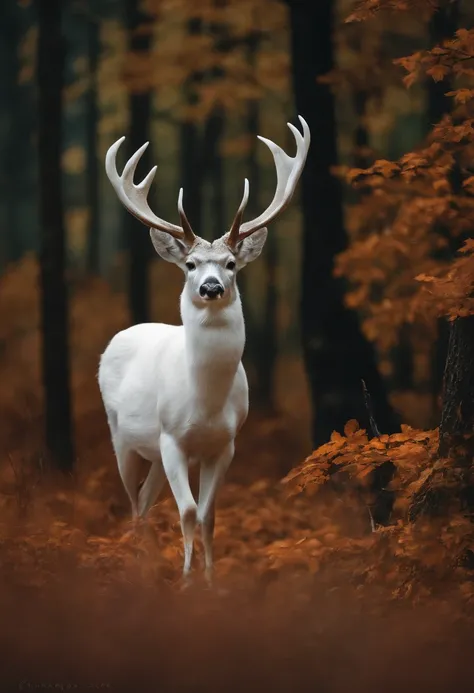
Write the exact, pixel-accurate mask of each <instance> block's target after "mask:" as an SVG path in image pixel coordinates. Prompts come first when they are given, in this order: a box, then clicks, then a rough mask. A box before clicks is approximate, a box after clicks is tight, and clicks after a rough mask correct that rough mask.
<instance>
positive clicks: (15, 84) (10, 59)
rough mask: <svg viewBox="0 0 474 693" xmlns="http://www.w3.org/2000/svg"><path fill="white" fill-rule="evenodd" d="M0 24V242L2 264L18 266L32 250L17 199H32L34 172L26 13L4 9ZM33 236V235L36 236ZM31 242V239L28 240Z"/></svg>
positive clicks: (16, 8)
mask: <svg viewBox="0 0 474 693" xmlns="http://www.w3.org/2000/svg"><path fill="white" fill-rule="evenodd" d="M2 9H3V12H4V15H3V18H2V22H0V61H1V66H2V67H1V70H2V75H1V78H0V99H1V103H2V110H3V114H2V116H1V117H2V120H3V119H4V118H5V119H6V121H7V123H8V126H7V127H8V137H5V138H4V141H3V142H2V147H1V149H0V156H1V171H0V186H1V191H2V202H3V204H4V205H5V218H4V221H5V225H6V228H5V231H4V233H3V234H2V239H1V242H0V243H1V256H2V257H1V262H2V263H3V262H6V263H8V262H16V261H17V260H19V259H20V258H21V256H22V255H23V253H24V252H25V251H27V250H31V246H30V245H28V241H27V237H26V238H25V230H24V229H23V228H22V224H21V223H20V219H19V214H18V208H19V204H18V198H19V195H20V191H21V198H22V200H26V199H28V198H29V197H30V194H31V192H30V190H29V189H27V186H28V188H30V181H29V180H28V178H29V176H28V171H29V169H30V168H31V160H32V151H31V147H30V139H31V137H30V135H31V127H32V123H31V113H32V111H33V109H32V108H31V104H30V103H29V99H28V98H27V95H28V91H29V90H28V88H27V87H25V85H21V84H19V79H18V77H19V72H20V57H19V54H18V45H19V43H20V41H21V39H22V24H21V22H20V18H19V16H18V15H19V14H20V13H21V12H24V9H23V10H22V9H21V8H19V7H18V6H17V7H15V4H14V3H10V5H7V6H6V7H3V8H2ZM33 233H34V232H33ZM28 240H29V239H28Z"/></svg>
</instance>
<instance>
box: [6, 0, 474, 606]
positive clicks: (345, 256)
mask: <svg viewBox="0 0 474 693" xmlns="http://www.w3.org/2000/svg"><path fill="white" fill-rule="evenodd" d="M1 12H2V18H1V21H0V34H1V42H0V51H1V60H0V71H1V78H0V90H1V91H0V151H1V156H0V183H1V185H0V226H1V228H2V233H1V234H0V270H1V276H0V382H1V383H2V386H1V389H0V411H1V413H2V426H1V428H0V477H1V479H0V489H1V494H0V501H1V507H2V512H3V511H4V512H3V514H2V518H3V519H2V525H1V526H2V533H3V534H2V536H3V538H2V540H1V541H2V556H3V558H4V559H5V565H7V564H9V565H10V566H11V567H12V571H13V573H14V575H15V581H16V582H18V581H20V582H21V581H22V580H24V581H26V582H27V583H28V584H31V583H36V582H41V581H42V580H43V579H44V580H47V579H48V580H49V579H51V575H52V574H53V573H55V572H57V569H58V553H57V551H59V553H60V554H61V556H63V557H64V556H66V555H67V557H68V558H67V561H70V560H74V561H75V562H78V564H80V565H81V566H83V567H84V566H88V567H90V566H91V565H93V566H95V568H97V570H98V571H99V572H101V571H102V570H105V572H106V573H107V576H108V577H109V578H110V575H112V574H114V575H115V576H116V577H117V575H118V576H119V579H120V578H121V577H123V575H124V574H125V573H123V572H121V571H125V570H128V569H130V566H131V564H133V565H134V566H135V568H136V565H135V563H133V562H134V561H135V560H136V556H135V553H134V551H135V549H136V544H134V543H133V542H130V545H129V544H128V543H127V542H128V541H129V538H128V539H127V536H128V535H126V534H125V535H124V536H125V539H124V540H122V539H123V538H122V539H119V537H120V536H121V533H122V530H123V525H122V524H121V523H123V522H125V518H127V517H128V513H129V509H128V505H127V502H126V498H125V495H124V493H123V490H122V489H120V488H119V485H118V475H117V473H116V468H115V467H114V463H113V454H112V450H111V446H110V439H109V435H108V431H107V426H106V421H105V415H104V413H103V409H102V404H101V401H100V396H99V392H98V387H97V381H96V372H97V365H98V359H99V356H100V353H101V352H102V351H103V349H104V348H105V346H106V344H107V342H108V341H109V340H110V338H111V337H112V336H113V334H115V332H117V331H118V330H119V329H122V328H123V327H126V326H127V325H130V324H133V323H136V322H142V321H146V320H156V321H163V322H172V323H177V322H178V321H179V312H178V306H179V302H178V297H179V292H180V289H181V285H182V276H181V274H180V272H179V271H178V270H177V269H176V268H175V267H173V266H171V265H168V264H167V263H165V262H163V261H161V260H160V259H159V258H157V257H156V256H155V255H154V254H153V252H152V247H151V244H150V242H149V236H148V233H147V231H146V229H144V228H143V227H142V226H141V225H140V224H139V223H138V222H137V221H136V220H135V219H133V218H132V217H131V216H130V215H128V214H127V213H126V212H125V211H124V210H123V209H122V207H121V205H120V203H119V202H118V200H117V199H116V196H115V193H114V192H113V190H112V187H111V185H110V183H109V182H108V180H107V179H106V176H105V171H104V165H103V161H104V157H105V152H106V150H107V149H108V147H109V146H110V144H111V143H112V142H114V141H115V140H116V139H118V138H119V137H121V136H122V135H126V136H127V146H128V147H129V149H128V154H129V155H130V154H131V153H132V152H133V151H135V150H136V149H138V147H139V146H141V144H143V142H145V141H146V140H150V147H149V149H148V150H147V154H146V156H144V157H143V161H142V162H141V164H140V167H139V169H140V170H139V172H138V176H140V174H142V175H144V174H145V173H146V172H147V171H148V170H149V169H150V168H151V166H152V165H154V164H155V163H156V164H158V171H157V176H156V179H155V183H154V185H153V188H152V191H151V194H150V202H151V207H152V208H153V209H154V210H156V211H157V213H158V214H159V215H160V216H162V217H164V218H167V219H169V220H171V221H176V218H177V209H176V202H177V193H178V190H179V188H180V187H181V186H183V187H184V204H185V208H186V212H187V214H188V216H189V218H190V221H191V223H192V226H193V228H194V230H195V231H196V232H197V233H198V234H200V235H202V236H203V237H205V238H208V239H212V238H214V237H216V236H218V235H221V234H222V233H223V232H225V231H226V230H227V228H228V225H229V223H230V221H231V219H232V218H233V215H234V213H235V210H236V208H237V205H238V202H239V200H240V196H241V193H242V185H243V179H244V178H245V177H248V178H249V179H250V202H249V214H251V215H253V214H254V212H255V213H259V211H260V210H261V209H263V208H264V207H265V205H266V204H267V203H268V202H269V200H270V199H271V197H272V195H273V191H274V185H275V172H274V168H273V163H272V161H271V157H270V155H269V153H268V152H267V151H266V148H265V147H263V146H262V145H261V144H259V142H258V140H257V135H258V134H261V135H264V136H265V137H268V138H271V139H273V140H274V141H276V142H277V143H279V144H280V145H281V146H283V148H284V149H286V150H287V151H290V153H291V152H292V147H293V146H294V143H293V141H292V136H291V133H290V132H289V130H288V128H287V127H286V123H287V121H289V122H293V123H295V124H296V123H297V120H296V115H297V114H301V115H302V116H304V118H305V119H306V120H307V121H308V124H309V126H310V128H311V134H312V144H311V149H310V152H309V155H308V160H307V164H306V167H305V170H304V173H303V175H302V178H301V181H300V184H299V186H298V190H297V194H296V195H295V198H294V200H293V202H292V204H291V205H290V207H289V209H288V210H287V211H286V212H285V213H284V215H282V216H281V217H280V218H279V220H278V221H277V222H275V223H273V224H272V225H271V228H270V229H269V237H268V241H267V244H266V247H265V251H264V253H263V254H262V256H261V258H260V259H259V261H258V262H256V263H255V264H254V265H251V266H249V267H248V268H246V269H245V271H244V272H243V273H242V274H241V275H240V277H239V285H240V287H241V290H242V295H243V302H244V312H245V316H246V325H247V347H246V353H245V365H246V368H247V371H248V374H249V380H250V385H251V416H250V418H249V421H248V423H247V424H246V427H245V429H244V431H243V432H242V436H241V438H240V443H239V446H238V459H236V462H235V463H234V465H233V466H232V468H231V471H230V479H229V484H228V485H227V486H226V489H227V490H226V491H223V493H224V497H223V501H222V507H221V510H220V511H219V510H218V541H217V544H218V553H219V556H218V559H217V569H218V573H219V574H221V575H225V574H227V575H228V574H235V573H236V572H238V571H239V570H240V571H244V572H245V566H246V565H247V566H252V570H251V571H249V572H250V573H251V574H253V572H252V571H253V570H254V569H255V573H257V572H258V574H259V575H260V576H264V577H265V580H267V578H268V575H274V574H278V575H280V574H286V573H285V571H289V573H291V575H292V576H294V575H298V576H300V577H301V576H302V575H308V574H309V575H311V576H313V575H315V574H318V575H319V576H320V578H319V579H320V580H321V583H320V584H324V570H323V569H324V566H326V565H328V564H329V565H330V572H329V574H330V577H331V579H333V578H334V571H335V570H336V568H335V566H337V570H340V573H339V575H340V576H346V577H347V575H349V574H350V575H351V578H350V580H349V582H351V584H356V583H357V588H358V587H359V586H360V585H362V584H363V585H369V586H370V585H373V583H374V581H377V580H378V579H379V578H380V577H381V576H383V579H384V581H385V583H386V584H387V585H388V588H389V590H390V598H393V597H395V598H399V597H407V596H408V597H410V598H412V597H413V595H416V599H418V600H423V599H426V598H428V597H429V598H430V599H432V598H434V597H436V598H437V599H440V600H441V601H442V600H443V599H445V598H446V599H448V597H446V589H447V587H446V585H448V584H449V585H450V589H454V592H455V594H456V596H457V597H461V598H462V603H463V605H464V606H463V608H465V605H466V604H469V605H470V607H472V605H473V603H474V601H473V599H474V590H473V588H472V584H473V583H472V578H471V572H472V564H473V556H474V539H473V532H472V522H471V519H472V508H473V505H474V502H473V499H472V488H473V486H474V484H473V479H472V478H471V475H472V457H473V445H474V439H473V435H472V432H473V431H474V303H473V298H472V296H473V284H474V259H473V256H472V251H473V248H474V245H473V243H472V224H473V214H474V210H473V204H474V203H473V199H474V198H473V194H474V168H473V163H472V162H473V160H474V157H473V151H472V150H473V141H474V127H473V125H474V113H473V105H474V88H473V87H474V84H473V78H474V30H473V29H472V28H471V27H472V24H473V18H474V8H473V7H472V3H470V2H469V0H453V1H450V0H439V1H435V0H398V1H397V0H360V2H356V3H354V2H351V1H349V0H339V1H338V2H336V1H334V0H333V1H331V0H317V1H316V0H287V1H286V2H283V1H279V0H200V2H199V3H197V2H195V1H193V0H144V1H143V2H138V0H94V1H93V2H92V1H91V2H87V1H86V0H75V1H73V0H70V1H68V2H65V1H60V0H37V1H34V0H31V1H28V0H22V1H18V2H15V1H14V0H9V2H6V3H4V4H3V6H2V10H1ZM124 160H125V157H123V160H122V162H121V163H124ZM359 426H360V427H361V428H360V427H359ZM438 427H439V428H438ZM334 431H336V433H334ZM313 449H314V452H313V453H312V454H311V455H309V453H310V452H311V450H313ZM308 455H309V457H307V456H308ZM305 457H306V460H305V461H304V462H303V463H301V462H302V460H303V459H304V458H305ZM50 467H51V468H52V469H53V470H54V469H59V471H60V472H66V475H65V476H64V474H59V476H58V478H60V480H59V481H58V482H57V479H56V480H55V482H54V483H53V485H52V486H51V485H48V484H49V481H48V480H47V479H46V474H45V470H46V469H47V468H48V469H49V468H50ZM285 475H286V476H285ZM282 478H284V481H285V483H284V487H285V489H286V491H287V490H290V492H292V493H293V495H294V498H293V501H292V502H293V505H290V506H286V505H285V504H284V501H283V493H282V491H281V486H282V485H281V484H280V483H279V482H280V480H281V479H282ZM70 480H72V482H71V485H70V486H68V483H69V481H70ZM56 482H57V483H56ZM275 484H276V485H275ZM323 486H324V487H325V488H326V487H330V489H331V492H332V493H334V491H335V492H336V505H334V497H333V496H331V498H332V500H331V502H330V503H329V500H328V498H329V497H326V496H325V495H324V493H323V494H320V495H319V496H318V499H319V500H318V502H316V501H315V496H314V494H315V493H316V491H318V492H319V491H321V489H322V487H323ZM286 491H285V492H286ZM225 494H227V495H225ZM342 501H343V506H344V513H343V517H342V518H341V516H340V515H338V512H339V511H337V508H339V509H340V508H341V503H342ZM452 501H455V506H456V507H455V508H454V509H453V508H452V507H451V503H452ZM327 503H329V506H328V505H327ZM338 504H339V505H338ZM335 507H336V511H337V512H336V511H335ZM328 508H329V509H328ZM155 510H156V513H155V515H154V518H153V519H154V522H155V524H156V527H157V528H158V527H159V530H160V531H159V538H158V539H156V541H157V542H158V543H159V550H158V551H157V550H156V547H155V549H154V550H153V551H152V552H148V553H146V552H145V553H146V555H147V556H148V558H147V560H146V561H145V559H143V560H141V562H140V566H141V567H140V570H142V571H145V573H146V571H147V570H148V571H149V572H148V573H146V577H147V579H156V576H157V575H159V576H160V578H164V581H165V582H166V581H167V580H168V581H171V582H172V581H173V580H175V579H176V567H177V565H178V564H179V562H180V560H181V559H180V551H181V549H180V540H179V533H178V531H177V529H176V526H175V524H173V523H176V517H175V516H174V515H173V513H175V510H174V509H173V506H172V504H171V505H170V502H169V499H168V500H165V501H164V502H163V503H162V504H161V505H160V506H159V507H158V509H155ZM440 510H443V511H444V510H449V513H448V514H449V520H448V519H446V513H445V514H444V515H443V518H444V519H443V520H442V522H440V521H439V516H440ZM11 511H13V512H14V515H15V517H17V516H18V514H19V516H20V517H21V518H22V524H21V528H20V526H19V525H18V524H16V523H17V519H16V520H15V521H14V522H11V521H10V519H11V514H10V513H11ZM426 515H428V516H429V520H428V524H423V522H424V520H423V518H424V517H425V518H426ZM219 517H220V518H221V519H220V520H219ZM420 518H421V519H420ZM349 519H350V521H348V520H349ZM219 522H221V525H220V529H219ZM24 523H26V524H24ZM420 523H421V524H420ZM219 532H220V534H219ZM98 547H99V548H98ZM127 552H128V553H127ZM22 556H23V558H22ZM71 556H73V558H71ZM26 557H29V558H28V559H27V558H26ZM158 557H159V558H158ZM142 558H143V556H142ZM336 558H337V560H336ZM148 559H149V560H148ZM67 561H66V563H67ZM119 564H120V568H119V569H118V567H117V566H118V565H119ZM67 565H69V563H67ZM32 566H33V570H32ZM38 566H41V568H44V572H42V571H40V570H38ZM104 566H105V568H104ZM135 568H134V569H135ZM257 568H258V570H257ZM470 571H471V572H470ZM40 575H42V576H43V577H41V578H40ZM45 576H47V577H45ZM453 578H454V581H453ZM345 579H346V578H344V577H343V582H344V580H345ZM453 584H454V585H455V587H454V588H453ZM265 585H267V582H265ZM449 600H451V601H449ZM449 600H448V601H446V602H443V603H445V604H449V605H452V592H450V596H449Z"/></svg>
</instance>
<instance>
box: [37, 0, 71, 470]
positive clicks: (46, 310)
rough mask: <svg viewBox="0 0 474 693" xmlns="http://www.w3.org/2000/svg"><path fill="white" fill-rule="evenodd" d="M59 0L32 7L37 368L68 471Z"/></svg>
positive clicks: (54, 446)
mask: <svg viewBox="0 0 474 693" xmlns="http://www.w3.org/2000/svg"><path fill="white" fill-rule="evenodd" d="M61 5H62V2H61V0H39V2H38V32H39V34H38V63H37V75H38V76H37V79H38V155H39V195H40V220H41V256H40V265H41V271H40V278H41V279H40V281H41V322H42V368H43V386H44V391H45V423H46V444H47V447H48V450H49V452H50V454H51V457H52V459H53V461H54V463H55V464H56V465H57V466H58V467H59V468H61V469H63V470H70V469H71V468H72V466H73V460H74V452H73V440H72V424H71V398H70V389H69V348H68V328H69V326H68V303H67V284H66V278H65V263H66V252H65V246H66V239H65V229H64V218H63V217H64V215H63V203H62V189H61V126H62V86H63V65H64V47H63V43H62V38H61Z"/></svg>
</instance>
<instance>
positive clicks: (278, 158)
mask: <svg viewBox="0 0 474 693" xmlns="http://www.w3.org/2000/svg"><path fill="white" fill-rule="evenodd" d="M298 118H299V121H300V123H301V125H302V128H303V134H301V132H300V131H299V130H298V129H297V128H296V127H295V126H294V125H292V123H288V127H289V128H290V130H291V132H292V133H293V136H294V138H295V141H296V154H295V156H294V157H291V156H289V155H288V154H287V153H286V152H285V151H283V149H282V148H281V147H279V146H278V145H277V144H275V142H272V140H269V139H267V138H266V137H261V136H260V135H259V136H258V139H259V140H261V141H262V142H264V144H266V145H267V147H268V148H269V150H270V151H271V153H272V155H273V159H274V161H275V168H276V173H277V186H276V190H275V195H274V196H273V200H272V201H271V203H270V205H269V206H268V207H267V209H266V210H265V211H264V212H263V213H262V214H260V216H258V217H256V218H255V219H252V220H251V221H246V222H245V223H244V224H241V225H240V220H241V217H242V215H240V220H239V226H240V228H239V229H238V231H237V230H236V229H235V225H236V222H237V219H238V217H239V211H240V207H239V211H238V212H237V215H236V217H235V219H234V222H233V224H232V228H231V231H230V232H229V234H228V236H227V241H226V242H227V243H228V244H229V245H231V246H235V244H236V243H238V242H239V241H242V240H243V239H244V238H247V236H250V235H251V234H252V233H255V231H258V229H261V228H263V227H264V226H266V225H267V224H269V223H270V222H271V221H273V219H275V217H277V216H278V215H279V214H280V213H281V212H282V211H283V210H284V209H285V208H286V207H287V206H288V204H289V203H290V201H291V198H292V197H293V194H294V192H295V189H296V185H297V184H298V180H299V178H300V176H301V172H302V171H303V168H304V165H305V162H306V157H307V155H308V150H309V145H310V142H311V134H310V130H309V126H308V123H307V122H306V120H305V119H304V118H303V117H302V116H298ZM242 212H243V210H242Z"/></svg>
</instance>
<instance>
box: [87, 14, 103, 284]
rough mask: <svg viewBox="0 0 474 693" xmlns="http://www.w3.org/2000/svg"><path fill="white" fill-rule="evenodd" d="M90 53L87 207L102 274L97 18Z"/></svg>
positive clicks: (90, 23)
mask: <svg viewBox="0 0 474 693" xmlns="http://www.w3.org/2000/svg"><path fill="white" fill-rule="evenodd" d="M87 53H88V62H89V90H88V94H87V115H86V150H87V180H86V185H87V206H88V208H89V231H88V253H87V255H88V257H87V265H88V267H87V268H88V270H89V271H90V272H94V273H97V272H98V271H99V264H100V258H99V167H98V164H99V161H98V152H97V124H98V122H99V106H98V87H97V79H98V76H97V71H98V63H99V54H100V24H99V22H98V21H97V20H96V18H95V17H94V16H90V17H88V18H87Z"/></svg>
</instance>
